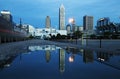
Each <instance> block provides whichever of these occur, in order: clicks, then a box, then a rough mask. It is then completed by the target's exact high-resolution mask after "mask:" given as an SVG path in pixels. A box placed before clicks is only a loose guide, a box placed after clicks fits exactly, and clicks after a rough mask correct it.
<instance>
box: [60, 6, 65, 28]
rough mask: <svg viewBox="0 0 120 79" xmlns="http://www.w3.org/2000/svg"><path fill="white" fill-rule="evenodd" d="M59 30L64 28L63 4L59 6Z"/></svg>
mask: <svg viewBox="0 0 120 79" xmlns="http://www.w3.org/2000/svg"><path fill="white" fill-rule="evenodd" d="M59 30H65V8H64V5H63V4H62V5H61V6H60V8H59Z"/></svg>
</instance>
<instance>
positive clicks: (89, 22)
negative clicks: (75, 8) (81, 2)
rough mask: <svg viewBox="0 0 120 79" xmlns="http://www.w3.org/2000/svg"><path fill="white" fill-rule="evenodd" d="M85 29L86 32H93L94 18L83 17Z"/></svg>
mask: <svg viewBox="0 0 120 79" xmlns="http://www.w3.org/2000/svg"><path fill="white" fill-rule="evenodd" d="M83 29H84V31H89V30H93V16H84V17H83Z"/></svg>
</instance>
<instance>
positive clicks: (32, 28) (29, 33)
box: [22, 24, 35, 36]
mask: <svg viewBox="0 0 120 79" xmlns="http://www.w3.org/2000/svg"><path fill="white" fill-rule="evenodd" d="M22 26H23V27H28V36H30V35H32V36H35V27H34V26H32V25H30V24H23V25H22Z"/></svg>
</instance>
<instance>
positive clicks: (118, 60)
mask: <svg viewBox="0 0 120 79" xmlns="http://www.w3.org/2000/svg"><path fill="white" fill-rule="evenodd" d="M16 50H18V49H16ZM16 50H15V51H14V50H13V53H12V54H10V53H6V54H5V52H3V53H0V69H1V70H4V69H5V71H7V69H6V68H12V67H11V66H13V65H14V64H16V66H18V67H17V68H18V70H16V71H17V73H18V74H22V73H24V71H23V72H22V71H21V69H22V70H26V72H25V73H31V74H34V75H36V74H38V75H37V76H38V77H39V76H41V75H49V76H50V75H52V74H53V73H54V74H55V75H54V74H53V75H54V76H56V75H57V76H58V77H56V79H60V78H59V77H60V75H58V73H62V75H65V76H68V77H66V79H75V78H77V77H79V78H83V79H84V77H87V76H86V75H89V74H91V75H92V76H94V74H97V75H99V73H100V74H106V73H105V72H103V71H104V69H105V68H106V67H109V68H107V69H108V70H109V71H111V72H110V73H109V72H107V73H109V74H115V75H116V74H118V73H116V72H119V70H120V54H119V53H110V52H100V51H99V52H96V51H92V50H85V49H77V48H74V47H65V48H64V49H63V48H61V47H57V46H55V45H41V46H27V47H24V48H21V49H19V50H18V51H16ZM40 60H41V61H40ZM13 61H14V63H13ZM19 61H20V62H21V63H18V62H19ZM96 63H97V64H96ZM98 63H99V64H98ZM101 64H102V65H104V66H101ZM26 66H27V67H26ZM13 67H14V66H13ZM88 67H89V68H88ZM112 68H114V69H117V70H118V71H115V70H113V69H112ZM13 69H14V68H13ZM97 70H98V71H97ZM20 71H21V72H22V73H19V72H20ZM91 71H94V72H93V74H92V73H90V72H91ZM96 71H97V72H96ZM7 72H9V69H8V71H7ZM13 72H14V71H13ZM88 72H89V74H87V73H88ZM98 72H99V73H98ZM1 73H2V72H0V76H1ZM10 73H11V72H10ZM10 73H9V74H10ZM46 73H47V74H46ZM83 73H84V74H83ZM69 74H71V75H72V74H73V76H74V75H75V76H74V77H71V78H70V77H69V76H70V75H69ZM80 74H82V75H80ZM5 75H6V74H5ZM23 75H24V74H23ZM53 75H52V76H53ZM83 75H84V77H83ZM91 75H89V76H91ZM30 76H31V75H29V78H30ZM81 76H82V77H81ZM110 76H111V75H110ZM29 78H27V79H29ZM92 78H94V77H92ZM97 78H98V76H97V77H96V78H95V79H97ZM109 78H110V77H108V79H109ZM12 79H13V78H12ZM14 79H15V78H14ZM31 79H32V78H31ZM44 79H48V78H44ZM52 79H53V78H52ZM87 79H88V77H87ZM101 79H104V78H102V77H101Z"/></svg>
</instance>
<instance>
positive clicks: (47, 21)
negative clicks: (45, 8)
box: [45, 16, 51, 28]
mask: <svg viewBox="0 0 120 79" xmlns="http://www.w3.org/2000/svg"><path fill="white" fill-rule="evenodd" d="M45 24H46V28H50V27H51V20H50V17H49V16H47V17H46V23H45Z"/></svg>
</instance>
